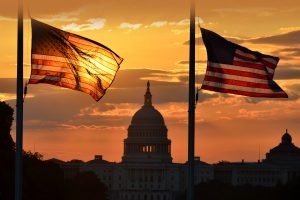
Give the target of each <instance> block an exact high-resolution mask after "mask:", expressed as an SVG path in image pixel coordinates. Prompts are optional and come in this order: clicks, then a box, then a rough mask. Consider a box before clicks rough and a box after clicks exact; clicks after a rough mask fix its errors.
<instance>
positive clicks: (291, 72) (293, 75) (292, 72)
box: [274, 65, 300, 80]
mask: <svg viewBox="0 0 300 200" xmlns="http://www.w3.org/2000/svg"><path fill="white" fill-rule="evenodd" d="M274 79H275V80H289V79H298V80H299V79H300V65H298V66H291V65H280V67H279V68H278V69H277V70H276V72H275V77H274Z"/></svg>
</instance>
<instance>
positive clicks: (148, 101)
mask: <svg viewBox="0 0 300 200" xmlns="http://www.w3.org/2000/svg"><path fill="white" fill-rule="evenodd" d="M144 97H145V100H144V105H143V106H142V107H141V109H139V110H138V111H137V112H136V113H135V114H134V116H133V117H132V120H131V124H130V125H129V127H128V137H127V138H126V139H125V140H124V154H123V157H122V161H121V162H120V163H116V162H109V161H106V160H103V158H102V156H101V155H96V156H95V159H94V160H91V161H88V162H86V163H84V162H82V161H78V160H72V161H69V162H63V161H59V160H57V159H52V161H53V162H56V163H58V164H60V165H61V166H62V168H63V169H64V171H65V178H69V177H72V176H75V175H76V173H78V172H80V171H93V172H95V174H96V175H97V176H98V178H99V179H100V180H101V182H103V183H104V184H105V185H106V186H107V187H108V189H109V194H110V199H111V200H129V199H130V200H135V199H136V200H174V199H175V198H176V196H177V195H178V194H180V193H182V192H184V190H185V189H186V177H187V164H186V163H173V162H172V156H171V140H170V139H168V129H167V127H166V125H165V122H164V118H163V116H162V115H161V113H160V112H159V111H158V110H156V109H155V108H154V106H153V105H152V95H151V92H150V84H149V82H148V83H147V90H146V93H145V95H144ZM299 159H300V154H299V148H298V147H296V146H295V145H294V144H293V143H292V137H291V136H290V135H289V134H288V133H287V132H286V133H285V134H284V135H283V136H282V142H281V143H280V144H279V145H278V146H277V147H275V148H273V149H271V150H270V152H269V153H267V155H266V159H265V160H264V161H262V162H256V163H246V162H236V163H231V162H220V163H218V164H214V165H210V164H207V163H205V162H202V161H200V157H195V184H199V183H203V182H208V181H210V180H213V179H215V180H218V181H221V182H225V183H229V184H232V185H255V186H258V185H259V186H270V187H271V186H275V185H277V184H279V183H286V182H287V181H288V180H291V179H293V178H295V177H298V176H300V165H299V163H300V160H299Z"/></svg>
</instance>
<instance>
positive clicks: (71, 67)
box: [31, 59, 114, 85]
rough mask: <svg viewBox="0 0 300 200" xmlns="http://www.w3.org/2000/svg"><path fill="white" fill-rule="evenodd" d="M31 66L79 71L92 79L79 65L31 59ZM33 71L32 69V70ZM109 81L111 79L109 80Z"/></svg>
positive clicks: (91, 74) (90, 74)
mask: <svg viewBox="0 0 300 200" xmlns="http://www.w3.org/2000/svg"><path fill="white" fill-rule="evenodd" d="M31 62H32V64H36V65H45V66H51V67H62V68H66V69H69V70H74V71H79V72H82V73H86V74H87V75H89V76H91V77H93V76H94V74H93V73H89V71H88V70H87V69H86V68H85V67H82V66H79V65H73V64H71V63H65V62H60V61H54V60H43V59H32V61H31ZM32 70H33V69H32ZM109 75H110V76H113V77H114V75H112V74H111V73H109ZM110 79H111V78H110ZM101 81H103V82H106V85H110V84H109V83H108V82H107V81H105V80H102V79H101Z"/></svg>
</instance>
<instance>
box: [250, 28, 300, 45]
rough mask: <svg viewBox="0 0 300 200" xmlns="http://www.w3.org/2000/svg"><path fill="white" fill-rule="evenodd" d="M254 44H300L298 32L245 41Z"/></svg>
mask: <svg viewBox="0 0 300 200" xmlns="http://www.w3.org/2000/svg"><path fill="white" fill-rule="evenodd" d="M246 41H247V42H251V43H255V44H277V45H295V44H300V30H299V31H292V32H289V33H284V34H279V35H273V36H269V37H261V38H257V39H251V40H246Z"/></svg>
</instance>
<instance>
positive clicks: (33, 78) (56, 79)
mask: <svg viewBox="0 0 300 200" xmlns="http://www.w3.org/2000/svg"><path fill="white" fill-rule="evenodd" d="M30 79H31V80H42V79H45V80H49V81H55V82H62V83H68V84H72V85H77V83H76V81H74V80H71V79H67V78H60V77H53V76H46V75H31V76H30ZM79 84H80V86H81V87H83V88H86V89H89V90H92V91H93V92H94V93H96V94H97V95H98V96H102V93H100V92H99V91H98V90H97V89H96V88H94V87H92V86H91V85H89V84H86V83H82V82H79Z"/></svg>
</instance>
